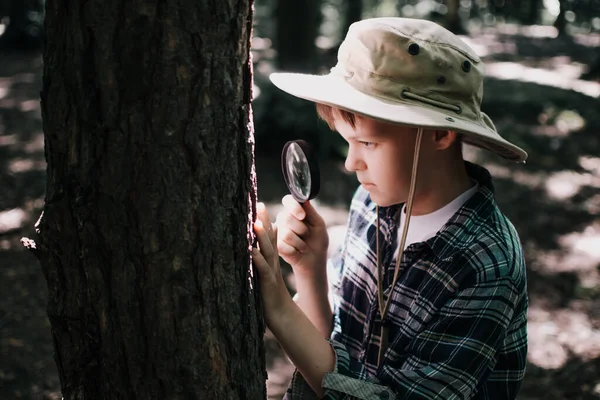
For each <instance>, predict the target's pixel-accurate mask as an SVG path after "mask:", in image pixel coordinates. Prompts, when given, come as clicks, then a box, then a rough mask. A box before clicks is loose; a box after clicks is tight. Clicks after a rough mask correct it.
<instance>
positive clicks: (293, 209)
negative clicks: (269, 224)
mask: <svg viewBox="0 0 600 400" xmlns="http://www.w3.org/2000/svg"><path fill="white" fill-rule="evenodd" d="M282 203H283V206H284V209H283V211H281V212H280V213H279V214H278V215H277V220H276V222H275V224H276V226H277V229H278V230H279V238H278V239H277V249H278V250H279V254H280V255H281V257H282V258H283V259H284V260H285V261H286V262H288V263H289V264H290V265H291V266H292V268H293V269H294V273H296V274H297V273H301V274H303V275H311V274H314V273H315V272H317V273H322V272H324V271H315V270H314V267H315V266H319V265H321V266H323V267H324V266H325V261H326V259H327V247H328V246H329V236H328V234H327V227H326V226H325V221H324V220H323V218H322V217H321V216H320V215H319V213H318V212H317V210H315V209H314V207H313V206H312V204H311V203H310V201H307V202H306V203H304V206H302V205H301V204H300V203H298V202H297V201H296V200H295V199H294V198H293V197H292V196H291V195H287V196H285V197H284V198H283V200H282Z"/></svg>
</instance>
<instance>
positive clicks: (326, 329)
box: [294, 260, 333, 339]
mask: <svg viewBox="0 0 600 400" xmlns="http://www.w3.org/2000/svg"><path fill="white" fill-rule="evenodd" d="M322 263H323V264H326V261H325V260H323V261H322ZM312 270H313V271H316V272H313V273H311V274H307V273H302V272H301V271H299V272H296V273H295V274H294V277H295V279H296V291H297V294H296V296H295V297H294V300H295V301H296V304H297V305H298V307H299V308H300V310H301V311H302V312H303V313H304V314H305V315H306V317H307V318H308V319H309V320H310V322H311V323H312V324H313V325H314V326H315V327H316V328H317V330H318V331H319V332H320V333H321V336H322V337H323V338H325V339H328V338H329V337H330V335H331V329H332V324H333V322H332V321H333V313H332V311H331V306H330V304H329V299H328V293H329V289H328V283H327V273H326V268H325V267H324V266H321V265H319V266H316V267H315V268H312Z"/></svg>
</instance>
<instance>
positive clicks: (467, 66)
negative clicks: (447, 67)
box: [462, 60, 471, 72]
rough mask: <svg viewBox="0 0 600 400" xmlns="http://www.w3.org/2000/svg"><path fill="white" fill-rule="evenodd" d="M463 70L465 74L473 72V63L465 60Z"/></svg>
mask: <svg viewBox="0 0 600 400" xmlns="http://www.w3.org/2000/svg"><path fill="white" fill-rule="evenodd" d="M462 70H463V71H465V72H470V71H471V62H470V61H469V60H465V61H463V63H462Z"/></svg>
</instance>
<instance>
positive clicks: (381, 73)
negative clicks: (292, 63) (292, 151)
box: [270, 18, 527, 162]
mask: <svg viewBox="0 0 600 400" xmlns="http://www.w3.org/2000/svg"><path fill="white" fill-rule="evenodd" d="M483 75H484V66H483V63H482V61H481V59H480V58H479V57H478V56H477V54H475V52H474V51H473V50H472V49H471V48H470V47H469V46H468V45H467V44H465V43H464V42H463V41H462V40H460V39H459V38H458V37H457V36H456V35H454V34H453V33H452V32H450V31H448V30H446V29H445V28H443V27H441V26H439V25H438V24H436V23H433V22H431V21H426V20H418V19H409V18H372V19H366V20H363V21H360V22H356V23H354V24H352V25H351V26H350V29H349V31H348V34H347V36H346V38H345V39H344V41H343V43H342V44H341V46H340V49H339V51H338V63H337V65H336V66H335V67H334V68H332V69H331V71H330V73H329V74H327V75H308V74H298V73H273V74H271V76H270V79H271V81H272V82H273V83H274V84H275V85H276V86H277V87H279V88H280V89H282V90H284V91H285V92H288V93H290V94H292V95H294V96H296V97H300V98H302V99H306V100H310V101H313V102H317V103H323V104H327V105H330V106H333V107H337V108H340V109H343V110H347V111H351V112H354V113H357V114H360V115H364V116H367V117H371V118H374V119H377V120H381V121H385V122H390V123H396V124H399V125H406V126H414V127H423V128H437V129H448V130H453V131H456V132H459V133H461V134H462V137H463V141H464V142H465V143H469V144H471V145H474V146H477V147H480V148H484V149H487V150H490V151H492V152H494V153H496V154H498V155H500V156H501V157H503V158H505V159H508V160H511V161H515V162H524V161H525V159H526V158H527V153H526V152H525V151H524V150H523V149H521V148H519V147H518V146H515V145H514V144H512V143H510V142H508V141H507V140H505V139H503V138H502V137H501V136H500V135H499V134H498V132H497V131H496V127H495V126H494V124H493V122H492V121H491V119H490V118H489V117H488V116H487V115H486V114H485V113H483V112H482V111H481V108H480V107H481V100H482V97H483Z"/></svg>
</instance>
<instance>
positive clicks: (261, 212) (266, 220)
mask: <svg viewBox="0 0 600 400" xmlns="http://www.w3.org/2000/svg"><path fill="white" fill-rule="evenodd" d="M256 211H257V214H258V219H259V220H260V221H261V222H262V224H263V226H264V228H265V231H266V232H267V235H268V237H269V240H271V242H274V240H273V239H274V236H273V226H272V224H271V218H270V217H269V213H268V212H267V207H265V204H264V203H257V204H256Z"/></svg>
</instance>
